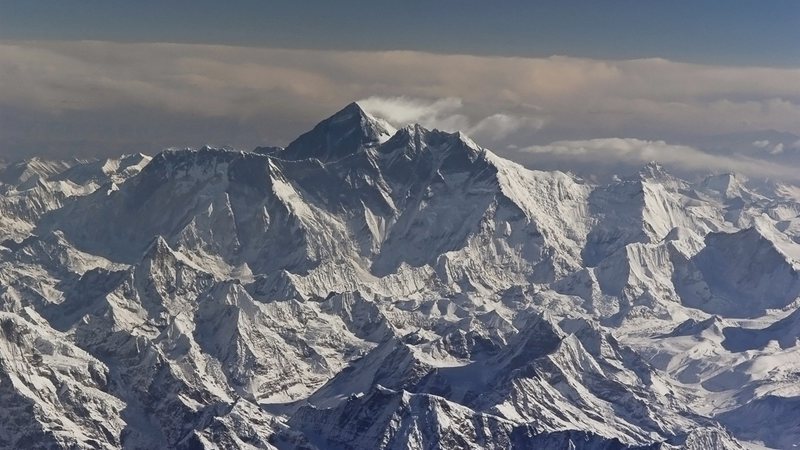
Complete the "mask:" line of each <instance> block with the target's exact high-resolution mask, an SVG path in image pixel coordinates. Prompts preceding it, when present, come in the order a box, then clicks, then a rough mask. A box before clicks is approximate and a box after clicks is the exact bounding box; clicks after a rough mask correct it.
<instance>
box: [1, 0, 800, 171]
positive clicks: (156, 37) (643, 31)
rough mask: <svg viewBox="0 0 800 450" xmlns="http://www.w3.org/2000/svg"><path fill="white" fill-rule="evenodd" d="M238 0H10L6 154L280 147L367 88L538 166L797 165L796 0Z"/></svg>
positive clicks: (4, 50)
mask: <svg viewBox="0 0 800 450" xmlns="http://www.w3.org/2000/svg"><path fill="white" fill-rule="evenodd" d="M239 5H240V7H239V8H232V7H226V6H225V5H219V4H216V3H215V2H207V1H202V2H196V3H193V4H192V6H193V8H192V9H191V10H187V9H186V8H185V7H184V5H182V4H181V3H180V2H176V3H170V4H159V3H158V2H152V1H144V2H137V3H136V4H128V3H126V2H121V1H116V0H115V1H110V2H86V3H82V4H79V5H75V4H70V5H68V4H62V3H61V2H55V1H52V0H47V1H42V2H36V3H35V4H34V3H30V2H20V1H8V0H4V1H0V58H2V60H3V61H4V64H3V65H2V66H0V157H1V158H4V159H6V160H16V159H25V158H28V157H31V156H33V155H39V156H44V157H56V158H69V157H78V158H86V157H102V156H113V155H119V154H124V153H136V152H142V153H147V154H153V153H156V152H157V151H159V150H161V149H164V148H172V147H176V148H181V147H197V146H200V145H204V144H210V145H214V146H232V147H235V148H240V149H245V150H247V149H252V148H255V147H259V146H285V145H287V144H288V143H289V142H290V141H291V140H292V139H293V138H295V137H296V136H298V135H299V134H300V133H302V132H304V131H306V130H308V129H310V128H311V127H312V126H313V125H314V124H315V123H317V122H318V121H319V120H320V119H322V118H324V117H327V116H328V115H330V114H332V113H333V112H335V111H336V110H338V108H339V107H341V105H344V104H347V103H349V102H351V101H359V102H361V104H362V105H364V107H365V108H366V109H368V110H369V111H370V112H371V113H373V114H375V115H378V116H381V117H383V118H385V119H386V120H387V121H389V122H390V123H392V124H393V125H395V126H397V125H403V124H407V123H420V124H422V125H423V126H425V127H427V128H439V129H442V130H447V131H451V132H452V131H462V132H465V133H466V134H467V135H469V136H470V137H471V138H473V139H474V140H475V141H476V142H478V143H479V144H480V145H482V146H484V147H486V148H490V149H492V150H493V151H495V152H496V153H497V154H499V155H501V156H503V157H506V158H509V159H512V160H514V161H517V162H519V163H521V164H523V165H525V166H526V167H529V168H542V169H561V170H575V171H578V172H580V171H583V170H584V169H586V168H592V167H600V168H602V169H603V170H604V171H606V172H607V171H609V170H611V169H615V168H619V169H620V171H624V170H629V169H630V168H631V167H633V166H635V165H637V164H639V163H640V162H641V161H642V160H656V161H659V162H661V163H663V164H664V165H665V166H668V167H670V166H678V168H679V169H691V168H692V167H696V166H702V167H706V166H709V167H710V168H711V169H712V170H717V171H720V170H730V171H737V172H749V173H748V175H757V176H778V174H779V173H782V172H784V171H786V168H787V167H788V168H800V89H798V86H800V49H798V48H797V46H796V45H793V44H794V43H795V42H797V41H798V39H800V4H798V3H797V2H789V1H774V2H769V3H768V4H764V3H758V4H756V3H754V2H748V1H738V0H737V1H736V2H727V3H725V4H724V5H721V4H720V2H717V1H712V0H705V1H699V2H691V3H689V2H686V3H677V4H675V3H672V4H670V5H668V6H667V5H662V4H658V3H642V2H634V1H628V0H625V1H618V2H612V3H609V4H606V5H603V7H586V6H585V5H582V4H580V3H579V2H574V1H567V2H555V1H545V2H537V3H535V4H531V3H529V2H511V3H509V5H507V6H508V7H507V8H490V7H487V6H485V5H483V4H482V3H481V2H477V1H466V2H458V4H455V3H454V2H451V1H444V2H437V3H435V4H432V5H427V4H426V8H423V7H422V5H423V4H422V3H421V2H411V3H409V4H404V5H402V6H399V5H383V4H377V5H374V4H370V3H367V2H361V1H356V0H352V1H348V2H344V3H342V4H340V3H338V2H337V4H336V5H331V4H328V3H326V2H309V3H307V4H304V5H303V6H299V5H297V4H293V3H291V2H285V3H284V2H270V4H269V5H267V4H264V3H263V2H251V1H243V2H240V3H239ZM421 13H422V14H421ZM221 24H224V26H220V25H221ZM300 30H303V31H302V32H301V31H300ZM675 155H682V156H680V157H678V156H675ZM685 158H688V159H685Z"/></svg>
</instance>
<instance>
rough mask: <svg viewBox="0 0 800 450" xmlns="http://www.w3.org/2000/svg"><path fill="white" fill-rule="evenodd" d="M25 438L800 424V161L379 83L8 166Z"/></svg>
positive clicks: (600, 433) (11, 413)
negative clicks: (759, 161) (373, 110)
mask: <svg viewBox="0 0 800 450" xmlns="http://www.w3.org/2000/svg"><path fill="white" fill-rule="evenodd" d="M0 242H2V245H0V448H15V449H19V448H81V449H83V448H95V449H100V448H103V449H111V448H130V449H155V448H185V449H194V448H241V449H256V448H259V449H320V450H321V449H409V450H411V449H687V450H705V449H712V450H713V449H717V450H722V449H726V450H732V449H743V448H753V449H760V448H770V449H792V448H796V447H798V446H799V445H800V301H799V300H800V187H797V186H793V185H791V184H787V183H780V182H776V181H769V180H747V179H744V178H743V177H741V176H739V175H736V174H717V175H711V176H708V177H705V178H699V179H697V180H692V181H686V180H683V179H681V178H679V177H676V176H673V175H671V174H670V173H668V172H667V171H666V170H664V169H663V168H662V167H660V166H659V165H657V164H649V165H647V166H645V167H644V168H642V169H641V171H640V172H638V173H636V174H632V175H630V176H621V177H617V178H615V179H614V180H613V181H609V182H604V183H594V182H589V181H586V180H583V179H581V178H579V177H577V176H575V175H572V174H568V173H562V172H544V171H535V170H529V169H526V168H524V167H522V166H520V165H518V164H516V163H514V162H511V161H508V160H506V159H503V158H500V157H498V156H496V155H495V154H494V153H492V152H491V151H490V150H487V149H484V148H481V147H480V146H478V145H476V144H475V143H474V142H473V141H471V140H470V139H469V138H468V137H466V136H465V135H464V134H461V133H445V132H442V131H437V130H427V129H424V128H422V127H421V126H419V125H415V126H407V127H405V128H402V129H399V130H395V129H394V128H393V127H392V126H390V125H389V124H387V123H386V122H384V121H382V120H380V119H376V118H373V117H371V116H370V115H368V114H367V113H365V112H364V111H363V110H362V109H361V108H360V107H359V106H358V105H357V104H355V103H354V104H351V105H348V106H347V107H345V108H344V109H343V110H341V111H340V112H338V113H336V114H335V115H333V116H332V117H330V118H328V119H326V120H324V121H323V122H321V123H320V124H319V125H317V126H316V127H315V128H314V129H313V130H311V131H309V132H308V133H306V134H304V135H302V136H300V137H299V138H298V139H297V140H295V141H294V142H292V143H291V144H290V145H288V146H287V147H286V148H277V147H275V148H273V147H267V148H257V149H255V150H253V151H234V150H231V149H216V148H208V147H206V148H202V149H197V150H189V149H187V150H167V151H164V152H161V153H159V154H157V155H155V156H152V157H150V156H145V155H141V154H137V155H126V156H123V157H120V158H115V159H108V160H93V161H83V160H80V161H79V160H73V161H51V160H46V159H43V158H34V159H31V160H27V161H23V162H18V163H8V164H6V165H5V166H3V167H2V168H0Z"/></svg>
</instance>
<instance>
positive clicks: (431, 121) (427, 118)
mask: <svg viewBox="0 0 800 450" xmlns="http://www.w3.org/2000/svg"><path fill="white" fill-rule="evenodd" d="M358 103H359V104H360V105H361V106H362V107H363V108H364V109H365V110H367V111H369V112H370V113H372V114H374V115H376V116H379V117H382V118H384V119H386V120H388V121H389V122H391V123H392V124H394V125H397V126H403V125H409V124H413V123H418V124H420V125H423V126H425V127H428V128H437V129H440V130H445V131H464V132H466V133H468V134H469V135H471V136H472V137H474V138H476V139H480V140H483V141H484V142H495V141H499V140H502V139H506V138H508V137H509V136H511V135H512V134H514V133H515V132H517V131H520V130H530V131H535V130H539V129H541V128H542V127H543V126H544V124H545V120H544V119H543V118H539V117H531V116H518V115H513V114H509V113H499V112H498V113H493V114H491V115H489V116H486V117H483V118H481V119H480V120H478V122H477V123H473V122H472V121H471V120H470V119H469V118H468V117H467V115H466V108H465V107H464V102H463V101H462V100H461V99H460V98H456V97H448V98H443V99H436V100H426V99H420V98H409V97H379V96H372V97H369V98H365V99H363V100H359V102H358Z"/></svg>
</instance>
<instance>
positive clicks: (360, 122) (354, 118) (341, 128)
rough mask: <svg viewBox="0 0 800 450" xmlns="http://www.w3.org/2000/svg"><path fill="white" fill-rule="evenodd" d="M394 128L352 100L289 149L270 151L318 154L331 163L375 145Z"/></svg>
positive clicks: (287, 155) (283, 155) (291, 156)
mask: <svg viewBox="0 0 800 450" xmlns="http://www.w3.org/2000/svg"><path fill="white" fill-rule="evenodd" d="M394 132H395V130H394V129H393V128H392V127H391V125H389V124H388V123H386V122H384V121H383V120H380V119H376V118H374V117H372V116H370V115H369V114H367V113H366V112H365V111H364V110H363V109H361V107H360V106H359V105H358V104H357V103H351V104H349V105H347V106H345V107H344V108H343V109H342V110H340V111H339V112H337V113H336V114H334V115H332V116H330V117H328V118H327V119H325V120H323V121H322V122H320V123H318V124H317V126H315V127H314V129H312V130H311V131H309V132H307V133H305V134H303V135H301V136H300V137H298V138H297V139H295V140H294V141H293V142H292V143H291V144H289V145H288V146H287V147H286V149H284V150H277V149H274V148H273V149H271V150H270V154H271V155H273V156H276V157H278V158H280V159H285V160H302V159H311V158H316V159H318V160H320V161H322V162H325V163H327V162H330V161H336V160H339V159H342V158H344V157H346V156H348V155H352V154H354V153H359V152H362V151H364V150H366V149H368V148H374V147H376V146H378V145H379V144H380V143H381V142H384V141H386V140H387V139H389V137H390V136H391V135H392V134H394Z"/></svg>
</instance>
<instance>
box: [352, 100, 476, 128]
mask: <svg viewBox="0 0 800 450" xmlns="http://www.w3.org/2000/svg"><path fill="white" fill-rule="evenodd" d="M358 104H359V105H361V107H362V108H364V110H366V111H368V112H369V113H370V114H373V115H375V116H378V117H381V118H383V119H385V120H387V121H389V122H390V123H391V124H392V125H395V126H404V125H409V124H414V123H418V124H420V125H422V126H425V127H428V128H438V129H441V130H450V131H458V130H462V129H465V128H467V126H468V121H467V118H466V116H464V115H462V114H459V113H458V111H459V110H461V109H462V107H463V106H464V105H463V102H462V101H461V99H460V98H456V97H448V98H442V99H436V100H425V99H419V98H408V97H378V96H372V97H368V98H365V99H362V100H359V101H358Z"/></svg>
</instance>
